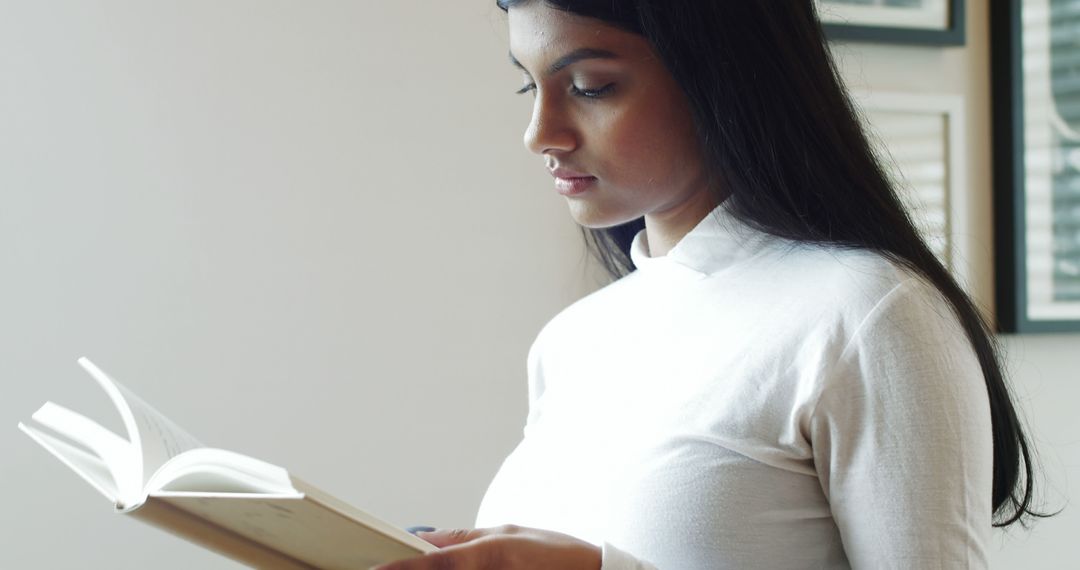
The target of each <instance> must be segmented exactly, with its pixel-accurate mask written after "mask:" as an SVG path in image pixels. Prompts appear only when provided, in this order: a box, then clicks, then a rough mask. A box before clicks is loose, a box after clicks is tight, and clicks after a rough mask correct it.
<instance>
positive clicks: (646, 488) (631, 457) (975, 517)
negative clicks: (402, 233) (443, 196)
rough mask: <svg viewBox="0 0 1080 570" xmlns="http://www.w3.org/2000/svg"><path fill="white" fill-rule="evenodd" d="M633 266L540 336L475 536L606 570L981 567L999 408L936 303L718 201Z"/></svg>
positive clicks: (875, 258)
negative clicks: (573, 551) (553, 547)
mask: <svg viewBox="0 0 1080 570" xmlns="http://www.w3.org/2000/svg"><path fill="white" fill-rule="evenodd" d="M631 258H632V259H633V261H634V264H635V265H636V266H637V270H635V271H634V272H633V273H631V274H630V275H627V276H625V277H623V278H622V279H619V280H618V281H615V282H614V283H612V284H610V285H607V286H605V287H603V288H601V289H600V290H598V291H595V292H593V293H591V294H590V295H587V296H585V297H584V298H582V299H580V300H578V301H577V302H575V303H573V304H572V305H570V306H569V307H567V308H566V309H564V310H563V311H562V312H560V313H559V314H558V315H556V316H555V317H554V318H552V319H551V321H549V322H548V323H547V324H546V325H545V326H544V327H543V328H542V329H541V331H540V333H539V334H538V335H537V337H536V340H535V341H534V343H533V345H532V347H531V348H530V350H529V356H528V362H527V366H528V381H529V412H528V418H527V420H526V425H525V428H524V437H523V439H522V441H521V442H520V443H519V444H518V446H517V447H516V448H515V449H514V451H513V452H512V453H511V454H510V455H509V456H508V457H507V458H506V460H505V461H504V463H503V464H502V466H501V468H500V469H499V471H498V473H497V475H496V476H495V478H494V480H493V481H492V482H491V485H490V487H489V489H488V491H487V493H486V495H485V496H484V499H483V501H482V503H481V505H480V509H479V512H478V515H477V519H476V525H477V526H478V527H489V526H496V525H499V524H504V523H511V524H517V525H521V526H529V527H536V528H544V529H549V530H554V531H558V532H564V533H567V534H570V535H573V536H576V537H578V538H581V539H583V540H586V541H589V542H591V543H593V544H596V545H600V546H602V547H603V568H604V570H630V569H646V568H659V569H660V570H692V569H699V568H700V569H706V568H708V569H716V568H723V569H730V568H749V569H770V570H781V569H786V568H799V569H803V568H815V569H816V568H822V569H833V568H874V569H877V568H904V569H923V568H933V569H938V568H940V569H962V568H985V567H986V564H987V562H986V545H987V541H988V540H989V535H990V531H991V516H992V515H991V483H992V463H993V449H992V436H991V423H990V409H989V403H988V399H987V393H986V388H985V384H984V380H983V377H982V373H981V371H980V368H979V363H978V360H977V358H976V356H975V353H974V351H973V350H972V348H971V346H970V344H969V343H968V341H967V339H966V336H965V333H964V332H963V330H962V328H961V326H960V324H959V322H958V321H957V320H956V318H955V317H954V316H953V314H952V312H951V310H950V309H949V306H948V304H947V302H946V301H945V300H944V298H943V297H941V296H940V295H939V294H938V293H937V291H936V289H934V288H933V287H932V286H930V285H928V284H927V283H925V282H924V281H923V280H921V279H920V278H918V277H916V276H915V275H914V274H913V273H912V272H910V271H908V270H906V269H903V268H901V267H900V266H899V265H897V264H895V263H893V262H890V261H888V260H886V259H885V258H883V257H882V256H880V255H878V254H875V253H870V252H865V251H854V250H840V249H835V248H824V247H820V246H810V245H804V244H798V243H793V242H790V241H786V240H782V239H779V238H775V237H772V236H768V235H766V234H763V233H761V232H757V231H755V230H752V229H750V228H749V227H748V226H746V225H744V224H741V223H740V222H738V221H737V220H736V219H735V218H734V217H733V216H732V215H731V214H730V212H729V210H728V206H727V203H726V202H725V203H723V204H721V205H720V206H719V207H717V208H716V209H715V210H714V211H713V212H712V213H711V214H710V215H708V216H706V217H705V218H704V219H703V220H702V221H701V222H700V223H699V224H698V225H697V226H696V227H695V228H694V229H693V230H691V231H690V232H689V233H688V234H687V235H686V236H684V237H683V238H682V240H680V241H679V242H678V243H677V244H676V245H675V246H674V248H672V249H671V251H670V252H668V254H667V255H665V256H658V257H649V255H648V244H647V238H646V234H645V232H644V230H642V231H641V232H640V233H639V234H638V235H637V236H636V237H635V238H634V241H633V245H632V248H631Z"/></svg>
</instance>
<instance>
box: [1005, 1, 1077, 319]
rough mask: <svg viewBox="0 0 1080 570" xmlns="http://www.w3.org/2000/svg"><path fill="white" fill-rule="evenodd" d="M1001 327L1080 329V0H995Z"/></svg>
mask: <svg viewBox="0 0 1080 570" xmlns="http://www.w3.org/2000/svg"><path fill="white" fill-rule="evenodd" d="M991 34H992V41H991V42H990V45H991V58H992V63H991V72H992V88H991V93H992V97H993V103H992V105H993V121H994V123H993V126H994V143H993V145H994V224H995V227H994V233H995V240H994V241H995V244H994V246H995V247H994V250H995V261H996V275H997V306H998V310H997V312H998V321H999V328H1000V329H1001V330H1002V331H1003V332H1018V333H1026V332H1066V331H1080V0H1001V1H1000V2H992V3H991Z"/></svg>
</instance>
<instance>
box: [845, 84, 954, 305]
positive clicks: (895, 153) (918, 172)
mask: <svg viewBox="0 0 1080 570" xmlns="http://www.w3.org/2000/svg"><path fill="white" fill-rule="evenodd" d="M852 99H853V100H854V102H855V104H856V105H857V106H858V107H859V109H860V111H861V114H862V119H863V122H864V127H865V128H866V130H867V134H868V135H869V137H870V139H871V143H872V144H873V145H874V147H875V150H876V152H877V153H878V156H879V157H880V158H881V159H882V162H883V163H884V165H885V167H886V168H887V170H888V174H889V175H890V178H891V179H892V181H893V183H894V185H895V187H896V188H897V190H898V192H899V193H900V197H901V199H902V200H903V201H904V203H905V204H906V205H907V207H908V211H909V212H910V213H911V216H912V219H913V220H914V222H915V225H916V227H917V228H918V229H919V231H920V233H921V234H922V236H923V238H924V239H925V240H926V241H927V243H928V244H929V245H930V248H931V249H932V250H933V251H934V253H935V254H936V255H937V256H938V259H940V260H941V261H942V263H943V264H944V265H945V266H946V267H947V268H949V270H950V272H951V273H952V274H953V276H954V277H955V278H956V279H957V281H959V282H960V284H961V286H963V287H964V288H966V289H968V290H970V286H971V278H972V274H973V273H972V269H971V265H970V263H969V261H970V260H971V257H972V256H971V247H972V240H971V237H970V232H969V227H970V221H969V215H970V209H969V208H968V201H967V194H968V189H967V180H966V168H965V165H964V161H963V158H964V156H965V155H964V145H965V143H964V140H965V137H964V133H965V132H966V131H965V126H964V121H965V117H964V115H965V113H964V99H963V97H961V96H959V95H921V94H909V93H878V92H873V93H871V92H855V93H852Z"/></svg>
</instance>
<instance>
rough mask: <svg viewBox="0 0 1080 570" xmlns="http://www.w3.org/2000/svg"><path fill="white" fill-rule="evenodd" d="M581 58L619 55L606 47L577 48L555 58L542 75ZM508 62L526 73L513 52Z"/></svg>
mask: <svg viewBox="0 0 1080 570" xmlns="http://www.w3.org/2000/svg"><path fill="white" fill-rule="evenodd" d="M583 59H619V56H618V54H616V53H615V52H611V51H608V50H606V49H597V48H579V49H576V50H574V51H572V52H570V53H568V54H566V55H564V56H562V57H560V58H559V59H557V60H555V63H553V64H551V67H549V68H548V70H547V73H546V74H545V75H544V76H545V77H548V76H551V75H554V74H556V73H558V72H559V70H561V69H563V68H564V67H566V66H568V65H570V64H572V63H576V62H579V61H581V60H583ZM510 63H512V64H513V65H514V67H516V68H518V69H520V70H522V71H524V72H525V73H528V71H526V70H525V66H523V65H521V62H519V61H518V60H517V58H516V57H514V54H513V53H511V54H510Z"/></svg>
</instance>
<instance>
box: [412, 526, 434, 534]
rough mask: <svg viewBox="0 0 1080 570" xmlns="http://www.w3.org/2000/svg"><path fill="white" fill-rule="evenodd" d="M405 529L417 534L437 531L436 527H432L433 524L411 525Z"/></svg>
mask: <svg viewBox="0 0 1080 570" xmlns="http://www.w3.org/2000/svg"><path fill="white" fill-rule="evenodd" d="M405 530H407V531H409V532H411V533H412V534H416V533H418V532H435V527H432V526H410V527H409V528H407V529H405Z"/></svg>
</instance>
